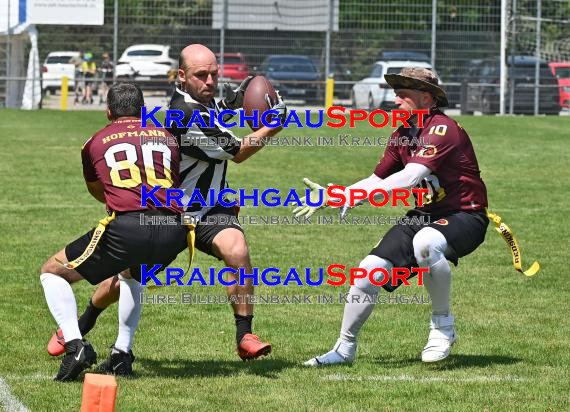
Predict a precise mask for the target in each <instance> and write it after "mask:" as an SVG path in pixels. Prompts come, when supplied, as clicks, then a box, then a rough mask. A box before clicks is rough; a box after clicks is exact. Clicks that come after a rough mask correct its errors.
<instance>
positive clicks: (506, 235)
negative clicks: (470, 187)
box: [485, 209, 540, 277]
mask: <svg viewBox="0 0 570 412" xmlns="http://www.w3.org/2000/svg"><path fill="white" fill-rule="evenodd" d="M485 211H486V212H487V217H488V218H489V219H490V220H491V221H492V222H493V223H494V224H495V230H496V231H497V232H499V234H500V235H501V237H502V238H503V240H504V241H505V242H506V243H507V246H508V247H509V249H510V251H511V255H512V256H513V266H514V267H515V270H516V271H517V272H520V273H522V274H523V275H525V276H529V277H530V276H534V275H536V274H537V273H538V271H539V270H540V264H539V263H538V262H537V261H535V262H534V263H533V264H532V265H531V266H530V268H528V269H527V270H523V269H522V252H521V248H520V246H519V242H518V241H517V239H516V238H515V235H514V234H513V231H512V230H511V229H510V228H509V227H508V226H507V225H506V224H505V223H503V222H502V219H501V217H500V216H499V215H497V214H495V213H493V212H491V211H489V210H487V209H486V210H485Z"/></svg>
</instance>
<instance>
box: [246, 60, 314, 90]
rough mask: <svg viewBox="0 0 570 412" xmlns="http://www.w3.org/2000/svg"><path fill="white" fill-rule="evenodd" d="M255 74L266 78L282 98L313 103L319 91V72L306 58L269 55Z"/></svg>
mask: <svg viewBox="0 0 570 412" xmlns="http://www.w3.org/2000/svg"><path fill="white" fill-rule="evenodd" d="M255 72H256V74H261V75H263V76H265V77H267V78H268V79H269V80H270V81H271V83H272V84H273V86H274V87H275V88H276V89H278V90H279V93H281V96H283V97H288V98H294V99H295V98H296V99H302V100H305V101H315V100H316V99H317V96H318V93H319V89H321V87H320V74H319V71H318V70H317V68H316V66H315V64H314V63H313V61H312V60H311V59H310V58H309V57H307V56H299V55H289V54H279V55H278V54H275V55H271V56H268V57H267V58H266V59H265V60H264V61H263V63H262V64H261V66H259V67H258V68H257V70H255Z"/></svg>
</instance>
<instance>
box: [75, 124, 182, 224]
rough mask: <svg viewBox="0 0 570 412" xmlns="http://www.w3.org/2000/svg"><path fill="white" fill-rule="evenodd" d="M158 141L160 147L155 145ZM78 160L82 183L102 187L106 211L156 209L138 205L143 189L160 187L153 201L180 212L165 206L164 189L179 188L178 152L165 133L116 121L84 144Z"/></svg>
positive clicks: (174, 208) (178, 210)
mask: <svg viewBox="0 0 570 412" xmlns="http://www.w3.org/2000/svg"><path fill="white" fill-rule="evenodd" d="M141 136H143V137H144V136H147V138H148V139H147V140H146V142H145V143H144V144H141ZM158 138H161V139H162V140H158ZM167 139H168V140H167ZM159 141H160V142H161V143H160V144H156V143H157V142H159ZM153 142H154V143H153ZM162 142H163V143H162ZM81 158H82V161H83V176H84V177H85V180H86V181H88V182H94V181H97V180H99V181H101V183H102V184H103V186H104V189H105V203H106V204H107V209H108V210H110V211H117V212H129V211H136V210H146V209H156V208H157V206H156V205H154V203H153V202H152V200H148V197H147V198H146V205H141V203H142V186H143V185H144V186H146V192H147V193H149V192H151V190H152V189H153V187H155V186H162V188H161V189H159V190H157V191H156V192H155V193H154V197H155V198H156V199H157V200H158V201H159V202H160V203H162V204H163V205H164V207H165V208H166V209H169V210H171V211H173V212H175V213H181V212H182V209H181V208H179V207H178V206H175V205H169V204H167V203H166V190H165V189H166V188H177V187H178V186H179V184H180V176H179V166H180V151H179V148H178V145H177V143H176V139H175V138H174V137H172V135H171V134H170V133H168V132H167V131H166V130H165V129H158V128H155V127H153V126H150V125H148V127H147V128H142V127H141V119H137V118H123V119H121V120H116V121H114V122H112V123H111V124H109V125H108V126H106V127H105V128H103V129H101V130H100V131H98V132H97V133H96V134H95V135H94V136H93V137H91V139H89V140H88V141H87V143H85V145H84V146H83V149H82V150H81ZM170 203H175V202H170Z"/></svg>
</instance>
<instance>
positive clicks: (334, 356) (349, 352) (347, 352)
mask: <svg viewBox="0 0 570 412" xmlns="http://www.w3.org/2000/svg"><path fill="white" fill-rule="evenodd" d="M341 352H342V354H341ZM355 357H356V343H354V344H352V345H351V346H349V345H347V344H346V343H343V342H341V340H340V339H339V340H338V341H337V342H336V344H335V345H334V347H333V349H332V350H331V351H330V352H327V353H325V354H324V355H321V356H317V357H314V358H312V359H309V360H308V361H307V362H304V363H303V365H304V366H324V365H340V364H343V363H344V364H349V363H352V362H353V361H354V358H355Z"/></svg>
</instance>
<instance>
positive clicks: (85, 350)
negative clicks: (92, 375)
mask: <svg viewBox="0 0 570 412" xmlns="http://www.w3.org/2000/svg"><path fill="white" fill-rule="evenodd" d="M95 362H97V353H95V350H94V349H93V346H91V344H90V343H89V342H87V341H86V340H81V339H73V340H71V341H69V342H66V343H65V356H64V357H63V360H62V361H61V366H60V368H59V372H58V373H57V375H56V376H55V378H54V380H56V381H72V380H74V379H75V378H77V377H78V376H79V375H80V374H81V372H83V371H84V370H85V369H87V368H89V367H90V366H91V365H93V364H94V363H95Z"/></svg>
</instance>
